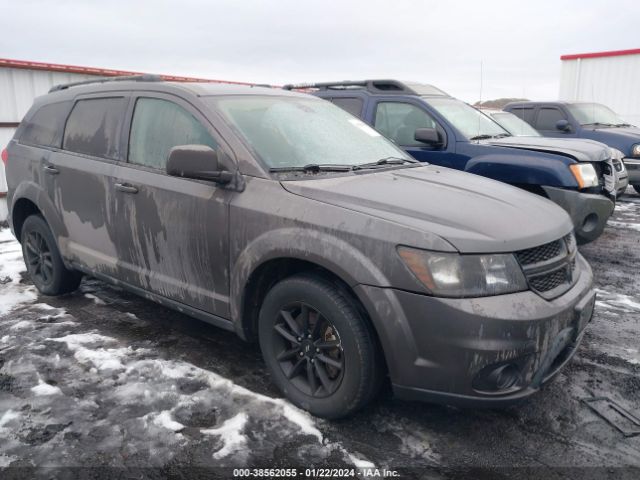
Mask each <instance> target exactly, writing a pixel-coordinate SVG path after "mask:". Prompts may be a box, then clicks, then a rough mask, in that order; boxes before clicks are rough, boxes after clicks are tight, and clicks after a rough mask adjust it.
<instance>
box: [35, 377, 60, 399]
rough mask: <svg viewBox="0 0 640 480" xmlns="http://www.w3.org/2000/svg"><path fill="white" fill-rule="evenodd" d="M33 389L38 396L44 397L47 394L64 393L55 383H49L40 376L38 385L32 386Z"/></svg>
mask: <svg viewBox="0 0 640 480" xmlns="http://www.w3.org/2000/svg"><path fill="white" fill-rule="evenodd" d="M31 391H32V392H33V393H34V395H35V396H36V397H43V396H46V395H62V390H60V389H59V388H58V387H56V386H54V385H49V384H48V383H45V382H43V381H42V379H40V378H38V385H36V386H35V387H32V388H31Z"/></svg>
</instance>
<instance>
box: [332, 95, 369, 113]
mask: <svg viewBox="0 0 640 480" xmlns="http://www.w3.org/2000/svg"><path fill="white" fill-rule="evenodd" d="M331 101H332V102H333V103H334V104H336V105H337V106H338V107H340V108H341V109H343V110H345V111H347V112H349V113H350V114H351V115H355V116H356V117H360V115H361V114H362V107H363V105H364V102H363V101H362V99H361V98H352V97H339V98H333V99H331Z"/></svg>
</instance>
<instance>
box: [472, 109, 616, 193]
mask: <svg viewBox="0 0 640 480" xmlns="http://www.w3.org/2000/svg"><path fill="white" fill-rule="evenodd" d="M481 111H482V113H484V114H485V115H488V116H489V117H491V118H492V119H493V120H494V121H495V122H496V123H499V124H500V126H501V127H502V128H504V129H505V130H506V131H507V132H509V133H510V134H511V135H513V136H514V137H541V136H542V135H541V134H540V132H538V131H537V130H536V129H535V128H533V127H532V126H531V125H529V124H528V123H527V122H525V121H524V120H522V119H521V118H520V117H518V116H516V115H514V114H513V113H511V112H507V111H504V110H496V109H484V108H483V109H482V110H481ZM568 140H569V145H573V144H574V140H573V139H568ZM592 141H593V142H595V140H592ZM598 143H599V142H598ZM623 157H624V154H623V153H622V152H621V151H620V150H618V149H617V148H611V159H612V162H613V167H614V168H613V174H614V177H615V185H616V197H620V196H621V195H622V194H624V192H625V190H626V189H627V186H628V185H629V174H628V173H627V169H626V168H625V165H624V162H623Z"/></svg>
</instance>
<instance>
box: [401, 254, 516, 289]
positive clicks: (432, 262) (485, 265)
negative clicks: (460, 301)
mask: <svg viewBox="0 0 640 480" xmlns="http://www.w3.org/2000/svg"><path fill="white" fill-rule="evenodd" d="M398 253H399V254H400V257H401V258H402V260H403V261H404V263H405V265H406V266H407V267H408V268H409V270H411V272H412V273H413V274H414V275H415V276H416V278H417V279H418V280H420V282H422V284H423V285H424V286H425V287H426V288H427V290H428V291H429V292H430V293H432V294H433V295H436V296H440V297H485V296H489V295H500V294H503V293H512V292H521V291H523V290H527V289H528V286H527V281H526V279H525V278H524V274H523V273H522V268H520V265H519V264H518V262H517V260H516V259H515V257H514V256H513V255H510V254H495V255H459V254H457V253H441V252H428V251H426V250H418V249H415V248H409V247H398Z"/></svg>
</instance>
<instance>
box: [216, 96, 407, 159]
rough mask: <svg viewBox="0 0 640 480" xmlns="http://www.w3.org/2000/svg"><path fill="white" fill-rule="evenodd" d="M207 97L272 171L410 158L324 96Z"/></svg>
mask: <svg viewBox="0 0 640 480" xmlns="http://www.w3.org/2000/svg"><path fill="white" fill-rule="evenodd" d="M209 101H210V102H213V104H214V106H215V108H216V109H217V110H218V111H219V112H221V113H222V114H223V115H224V116H225V117H226V119H227V120H228V121H229V122H230V123H231V124H232V126H233V127H235V129H236V130H237V131H238V133H239V134H240V135H241V136H242V137H243V138H244V140H245V141H246V143H247V144H248V145H249V146H250V147H251V148H252V149H253V151H254V152H255V153H256V154H257V155H258V156H259V157H260V159H262V161H263V162H264V163H265V164H266V165H267V166H268V167H269V168H271V169H278V168H290V167H291V168H295V167H305V166H308V165H312V164H320V165H358V164H363V163H368V162H376V161H378V160H381V159H388V158H397V159H406V160H408V161H411V160H412V159H411V157H408V156H407V154H405V153H404V152H403V151H402V150H400V149H399V148H398V147H396V146H395V145H394V144H393V143H391V141H389V140H387V139H386V138H384V137H383V136H382V135H380V134H379V133H378V132H376V131H375V130H374V129H373V128H371V127H369V126H368V125H367V124H365V123H364V122H362V121H361V120H358V119H357V118H355V117H354V116H352V115H350V114H348V113H347V112H345V111H344V110H342V109H341V108H339V107H336V106H335V105H333V104H331V103H330V102H327V101H325V100H321V99H315V98H305V97H284V96H283V97H277V96H259V95H250V96H246V95H245V96H225V97H211V98H210V99H209Z"/></svg>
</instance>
